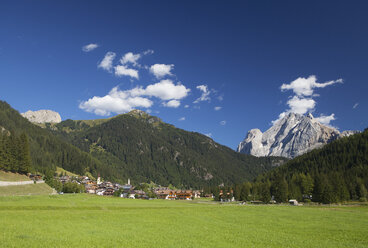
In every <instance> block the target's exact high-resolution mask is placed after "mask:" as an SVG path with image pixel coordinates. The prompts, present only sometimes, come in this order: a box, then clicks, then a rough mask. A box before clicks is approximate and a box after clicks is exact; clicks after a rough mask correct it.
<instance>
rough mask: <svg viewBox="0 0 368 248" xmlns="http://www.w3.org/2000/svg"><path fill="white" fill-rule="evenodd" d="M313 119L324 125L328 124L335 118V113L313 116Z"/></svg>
mask: <svg viewBox="0 0 368 248" xmlns="http://www.w3.org/2000/svg"><path fill="white" fill-rule="evenodd" d="M314 119H315V120H317V121H318V122H319V123H322V124H324V125H330V122H331V121H333V120H335V114H331V115H323V114H322V115H320V116H319V117H317V118H314Z"/></svg>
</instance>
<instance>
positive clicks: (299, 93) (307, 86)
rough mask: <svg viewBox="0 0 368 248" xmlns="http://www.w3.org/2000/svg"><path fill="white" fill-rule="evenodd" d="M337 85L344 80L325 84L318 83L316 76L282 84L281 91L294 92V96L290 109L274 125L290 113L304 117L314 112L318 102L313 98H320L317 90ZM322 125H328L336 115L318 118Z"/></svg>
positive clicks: (290, 100)
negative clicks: (315, 91)
mask: <svg viewBox="0 0 368 248" xmlns="http://www.w3.org/2000/svg"><path fill="white" fill-rule="evenodd" d="M336 83H343V80H342V79H341V78H340V79H337V80H332V81H328V82H325V83H318V82H317V78H316V76H314V75H311V76H309V77H308V78H303V77H299V78H297V79H295V80H294V81H292V82H291V83H290V84H282V85H281V91H285V90H292V91H293V93H294V96H292V97H291V98H290V99H289V100H288V101H287V105H288V106H289V109H287V110H285V111H284V112H282V113H281V114H280V115H279V118H278V119H277V120H274V121H272V123H273V124H274V123H275V122H277V121H278V120H280V119H282V118H283V117H284V116H285V115H286V114H288V113H297V114H301V115H304V114H306V113H308V112H313V111H314V108H315V106H316V105H317V102H316V101H315V100H314V99H313V97H317V96H319V95H318V94H315V93H314V89H315V88H324V87H326V86H329V85H333V84H336ZM315 119H320V120H321V121H320V122H321V123H327V124H326V125H328V124H329V123H330V122H331V121H333V120H335V117H334V114H331V115H329V116H324V115H321V116H320V117H318V118H315Z"/></svg>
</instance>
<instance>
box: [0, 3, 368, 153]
mask: <svg viewBox="0 0 368 248" xmlns="http://www.w3.org/2000/svg"><path fill="white" fill-rule="evenodd" d="M199 2H200V3H199ZM367 7H368V4H366V3H365V1H354V2H351V1H303V2H301V1H252V2H247V1H218V2H216V1H78V2H77V1H2V2H1V3H0V88H1V90H0V99H1V100H5V101H7V102H8V103H9V104H11V105H12V106H13V107H14V108H15V109H17V110H18V111H20V112H25V111H27V110H39V109H51V110H55V111H57V112H59V113H60V114H61V116H62V118H63V119H64V120H65V119H68V118H70V119H95V118H105V117H107V116H113V115H116V114H117V113H123V112H125V111H128V110H130V109H131V108H139V109H142V110H145V111H149V112H150V113H151V114H152V115H156V116H158V117H160V118H161V119H163V120H164V121H165V122H168V123H171V124H174V125H175V126H177V127H179V128H183V129H185V130H189V131H197V132H201V133H203V134H211V136H212V138H213V139H214V140H215V141H217V142H219V143H221V144H224V145H227V146H229V147H231V148H233V149H235V148H236V146H237V145H238V143H239V142H240V141H241V140H242V139H243V138H244V136H245V134H246V132H247V131H248V130H250V129H252V128H260V129H261V130H262V131H265V130H267V129H268V128H269V127H270V125H271V123H272V121H275V120H277V119H278V118H279V117H280V114H282V113H287V112H290V111H293V112H295V111H296V112H299V113H307V112H312V113H313V115H314V116H315V117H321V119H320V120H321V121H323V122H325V123H329V125H332V126H335V127H337V128H339V130H341V131H342V130H346V129H357V130H363V129H364V128H366V127H367V126H368V115H367V114H368V111H367V109H368V100H367V96H366V95H367V92H368V86H367V82H366V77H367V74H366V71H367V68H368V62H367V58H368V46H367V44H368V28H367V27H368V16H367V15H366V9H367ZM94 44H95V45H94ZM87 45H90V46H89V47H87V48H84V49H83V47H85V46H87ZM88 48H89V49H88ZM106 55H107V58H106V59H105V60H104V58H105V57H106ZM109 58H110V61H111V63H109ZM102 62H103V63H102ZM313 75H314V76H315V77H313ZM216 107H217V108H216ZM281 116H282V115H281Z"/></svg>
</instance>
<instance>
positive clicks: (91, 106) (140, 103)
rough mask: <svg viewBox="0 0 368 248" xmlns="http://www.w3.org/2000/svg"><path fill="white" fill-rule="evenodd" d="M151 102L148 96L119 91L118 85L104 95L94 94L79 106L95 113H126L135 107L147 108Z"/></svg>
mask: <svg viewBox="0 0 368 248" xmlns="http://www.w3.org/2000/svg"><path fill="white" fill-rule="evenodd" d="M152 104H153V102H152V101H151V100H150V99H148V98H145V97H140V96H132V95H131V92H130V91H121V90H119V88H118V87H114V88H113V89H112V90H111V91H110V92H109V94H107V95H106V96H103V97H99V96H94V97H92V98H90V99H89V100H88V101H84V102H81V103H80V104H79V108H80V109H83V110H85V111H87V112H91V113H95V114H96V115H103V116H107V115H110V114H111V113H112V112H113V113H117V114H122V113H126V112H129V111H131V110H132V109H134V108H137V107H143V108H149V107H151V106H152Z"/></svg>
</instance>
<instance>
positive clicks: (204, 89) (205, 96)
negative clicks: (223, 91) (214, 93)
mask: <svg viewBox="0 0 368 248" xmlns="http://www.w3.org/2000/svg"><path fill="white" fill-rule="evenodd" d="M196 88H197V89H198V90H200V91H201V92H202V95H201V96H200V97H199V98H197V99H196V100H195V101H194V102H193V103H199V102H203V101H210V100H211V98H210V94H211V91H210V90H208V87H207V85H198V86H197V87H196Z"/></svg>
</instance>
